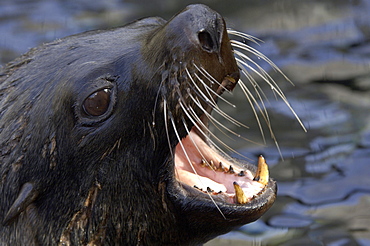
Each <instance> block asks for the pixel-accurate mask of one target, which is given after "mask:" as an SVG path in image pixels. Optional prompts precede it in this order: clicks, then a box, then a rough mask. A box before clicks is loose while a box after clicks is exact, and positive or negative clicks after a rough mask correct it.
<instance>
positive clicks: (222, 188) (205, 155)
mask: <svg viewBox="0 0 370 246" xmlns="http://www.w3.org/2000/svg"><path fill="white" fill-rule="evenodd" d="M220 87H223V86H222V85H220ZM227 89H229V88H227ZM222 90H223V89H220V88H219V89H218V90H217V91H218V94H221V93H222ZM199 118H200V119H204V118H206V117H199ZM202 125H203V127H204V125H208V122H202ZM201 128H202V127H201V126H199V123H198V124H197V125H195V126H193V127H192V129H191V131H189V134H188V135H187V136H186V137H185V138H183V139H182V140H181V142H179V143H178V144H177V146H176V149H175V175H176V179H177V180H178V181H179V182H180V183H181V184H182V185H183V186H184V185H187V186H190V187H192V188H193V189H194V190H196V191H197V192H199V193H200V194H202V193H204V194H207V195H208V196H209V197H210V199H212V200H214V201H221V202H224V203H230V204H246V203H248V202H250V201H252V200H253V199H254V198H255V197H258V196H259V195H260V194H261V193H262V192H263V191H264V190H265V188H266V186H267V184H268V182H269V171H268V166H267V164H266V162H265V160H264V158H263V157H262V156H260V157H259V159H258V166H257V170H256V172H254V171H252V170H250V169H251V168H250V167H249V166H247V165H244V164H243V163H239V162H236V161H235V160H234V159H231V158H227V157H224V156H223V155H221V154H220V153H219V152H218V151H217V150H216V149H215V148H214V147H213V146H212V145H211V144H209V143H208V141H207V137H204V136H202V134H204V131H202V130H201ZM193 193H194V192H193Z"/></svg>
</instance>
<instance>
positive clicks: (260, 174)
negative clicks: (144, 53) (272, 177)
mask: <svg viewBox="0 0 370 246" xmlns="http://www.w3.org/2000/svg"><path fill="white" fill-rule="evenodd" d="M253 180H254V181H257V182H258V183H260V184H263V185H267V183H268V182H269V169H268V165H267V163H266V161H265V158H263V156H262V155H260V156H259V157H258V167H257V172H256V175H255V176H254V179H253Z"/></svg>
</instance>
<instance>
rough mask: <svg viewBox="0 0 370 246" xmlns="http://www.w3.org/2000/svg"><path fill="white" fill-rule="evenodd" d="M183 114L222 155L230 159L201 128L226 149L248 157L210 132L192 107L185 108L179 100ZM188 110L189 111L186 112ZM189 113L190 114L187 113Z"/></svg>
mask: <svg viewBox="0 0 370 246" xmlns="http://www.w3.org/2000/svg"><path fill="white" fill-rule="evenodd" d="M179 104H180V106H181V108H182V109H183V111H184V112H185V114H186V115H187V116H188V118H189V119H190V120H191V121H192V123H193V125H194V126H195V127H196V128H197V129H198V130H199V132H200V133H201V134H202V135H203V136H204V137H205V138H206V139H207V140H208V141H209V142H210V143H211V144H212V145H213V146H214V147H215V148H216V149H218V150H219V151H220V152H221V153H222V154H223V155H225V156H226V157H227V158H229V159H231V157H230V155H228V154H227V153H226V152H225V151H224V150H223V149H222V148H220V147H219V146H218V145H217V144H216V143H215V142H214V141H213V140H212V139H211V138H210V137H209V136H208V135H207V134H206V133H205V132H204V131H203V129H206V130H207V132H208V133H209V134H210V136H212V137H213V138H214V139H215V140H217V142H219V143H220V144H221V145H222V146H224V147H225V148H226V149H228V150H229V151H231V152H233V153H235V154H237V155H239V156H241V157H243V158H246V159H249V158H248V157H246V156H244V155H243V154H241V153H239V152H237V151H236V150H234V149H233V148H231V147H230V146H228V145H227V144H225V143H224V142H223V141H222V140H221V139H219V138H218V137H217V136H216V135H215V134H214V133H213V132H211V131H210V130H209V129H208V126H206V125H205V124H204V123H203V121H202V120H201V119H200V118H199V117H198V115H197V114H196V112H195V111H194V109H193V108H191V107H187V109H188V110H186V108H185V106H184V105H183V104H182V103H181V102H180V103H179ZM187 111H189V112H187ZM190 113H191V116H190V115H189V114H190Z"/></svg>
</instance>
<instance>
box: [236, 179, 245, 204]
mask: <svg viewBox="0 0 370 246" xmlns="http://www.w3.org/2000/svg"><path fill="white" fill-rule="evenodd" d="M233 185H234V189H235V198H236V202H237V203H238V204H246V203H247V202H249V199H248V197H247V196H246V195H245V194H244V191H243V189H242V188H241V187H240V186H239V184H238V183H237V182H234V183H233Z"/></svg>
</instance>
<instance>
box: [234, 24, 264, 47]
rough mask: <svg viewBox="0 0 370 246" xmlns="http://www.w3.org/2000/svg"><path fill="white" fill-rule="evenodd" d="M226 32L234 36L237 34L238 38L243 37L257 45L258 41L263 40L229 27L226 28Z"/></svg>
mask: <svg viewBox="0 0 370 246" xmlns="http://www.w3.org/2000/svg"><path fill="white" fill-rule="evenodd" d="M227 34H229V35H234V36H238V37H240V38H243V39H246V40H249V41H251V42H253V43H255V44H257V45H259V42H261V43H262V42H263V40H261V39H259V38H257V37H254V36H252V35H250V34H247V33H244V32H239V31H236V30H233V29H231V28H228V29H227Z"/></svg>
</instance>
